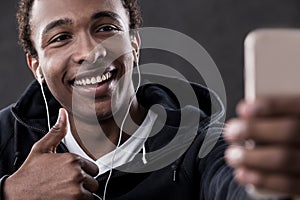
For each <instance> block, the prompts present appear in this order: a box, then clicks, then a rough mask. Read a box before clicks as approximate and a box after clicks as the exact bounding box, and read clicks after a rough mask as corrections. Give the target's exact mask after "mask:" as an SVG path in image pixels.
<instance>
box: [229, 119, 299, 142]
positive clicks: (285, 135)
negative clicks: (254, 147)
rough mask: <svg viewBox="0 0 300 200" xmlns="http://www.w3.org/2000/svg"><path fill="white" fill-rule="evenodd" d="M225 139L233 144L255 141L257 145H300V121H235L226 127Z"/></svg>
mask: <svg viewBox="0 0 300 200" xmlns="http://www.w3.org/2000/svg"><path fill="white" fill-rule="evenodd" d="M224 138H225V139H226V140H227V141H228V142H231V143H236V142H238V143H240V142H244V141H246V140H253V141H255V142H256V143H273V144H275V143H276V144H299V143H300V119H298V118H276V119H259V120H255V119H251V120H237V119H235V120H231V121H230V122H228V124H227V125H226V127H225V129H224Z"/></svg>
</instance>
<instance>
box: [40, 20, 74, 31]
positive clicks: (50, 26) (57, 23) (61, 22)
mask: <svg viewBox="0 0 300 200" xmlns="http://www.w3.org/2000/svg"><path fill="white" fill-rule="evenodd" d="M67 24H68V25H70V24H73V22H72V20H71V19H68V18H66V19H59V20H56V21H53V22H50V23H49V24H48V25H47V26H46V27H45V29H44V30H43V32H42V35H45V34H47V33H48V32H49V31H51V30H52V29H54V28H56V27H58V26H62V25H67Z"/></svg>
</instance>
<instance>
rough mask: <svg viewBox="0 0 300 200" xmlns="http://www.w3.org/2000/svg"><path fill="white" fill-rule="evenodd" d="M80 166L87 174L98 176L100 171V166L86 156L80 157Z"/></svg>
mask: <svg viewBox="0 0 300 200" xmlns="http://www.w3.org/2000/svg"><path fill="white" fill-rule="evenodd" d="M80 166H81V168H82V169H83V170H84V171H85V172H86V173H87V174H89V175H91V176H93V177H95V176H97V175H98V173H99V168H98V166H97V165H96V164H95V163H93V162H91V161H89V160H87V159H85V158H81V159H80Z"/></svg>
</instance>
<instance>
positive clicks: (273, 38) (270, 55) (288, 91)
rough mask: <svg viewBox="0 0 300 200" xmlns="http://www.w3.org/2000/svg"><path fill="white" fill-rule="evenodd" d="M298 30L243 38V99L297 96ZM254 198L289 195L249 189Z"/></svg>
mask: <svg viewBox="0 0 300 200" xmlns="http://www.w3.org/2000/svg"><path fill="white" fill-rule="evenodd" d="M299 74H300V29H259V30H255V31H253V32H251V33H250V34H248V36H247V37H246V39H245V98H246V100H248V101H253V100H254V99H256V98H257V97H263V96H273V97H276V96H284V95H297V94H298V95H299V94H300V78H299ZM247 189H248V192H249V194H250V195H251V196H253V197H254V198H255V199H260V200H264V199H286V198H288V197H289V195H286V194H280V193H277V192H274V191H268V190H260V189H257V188H255V187H252V186H249V187H248V188H247Z"/></svg>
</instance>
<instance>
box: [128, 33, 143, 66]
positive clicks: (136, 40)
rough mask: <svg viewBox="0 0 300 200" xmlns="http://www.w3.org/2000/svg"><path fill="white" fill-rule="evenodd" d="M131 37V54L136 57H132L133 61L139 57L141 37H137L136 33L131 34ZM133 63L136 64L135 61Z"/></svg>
mask: <svg viewBox="0 0 300 200" xmlns="http://www.w3.org/2000/svg"><path fill="white" fill-rule="evenodd" d="M130 37H131V46H132V48H133V51H135V52H133V53H135V54H136V56H134V58H135V59H139V55H140V47H141V37H140V35H139V33H138V32H134V33H132V35H131V36H130ZM135 62H137V60H135Z"/></svg>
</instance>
